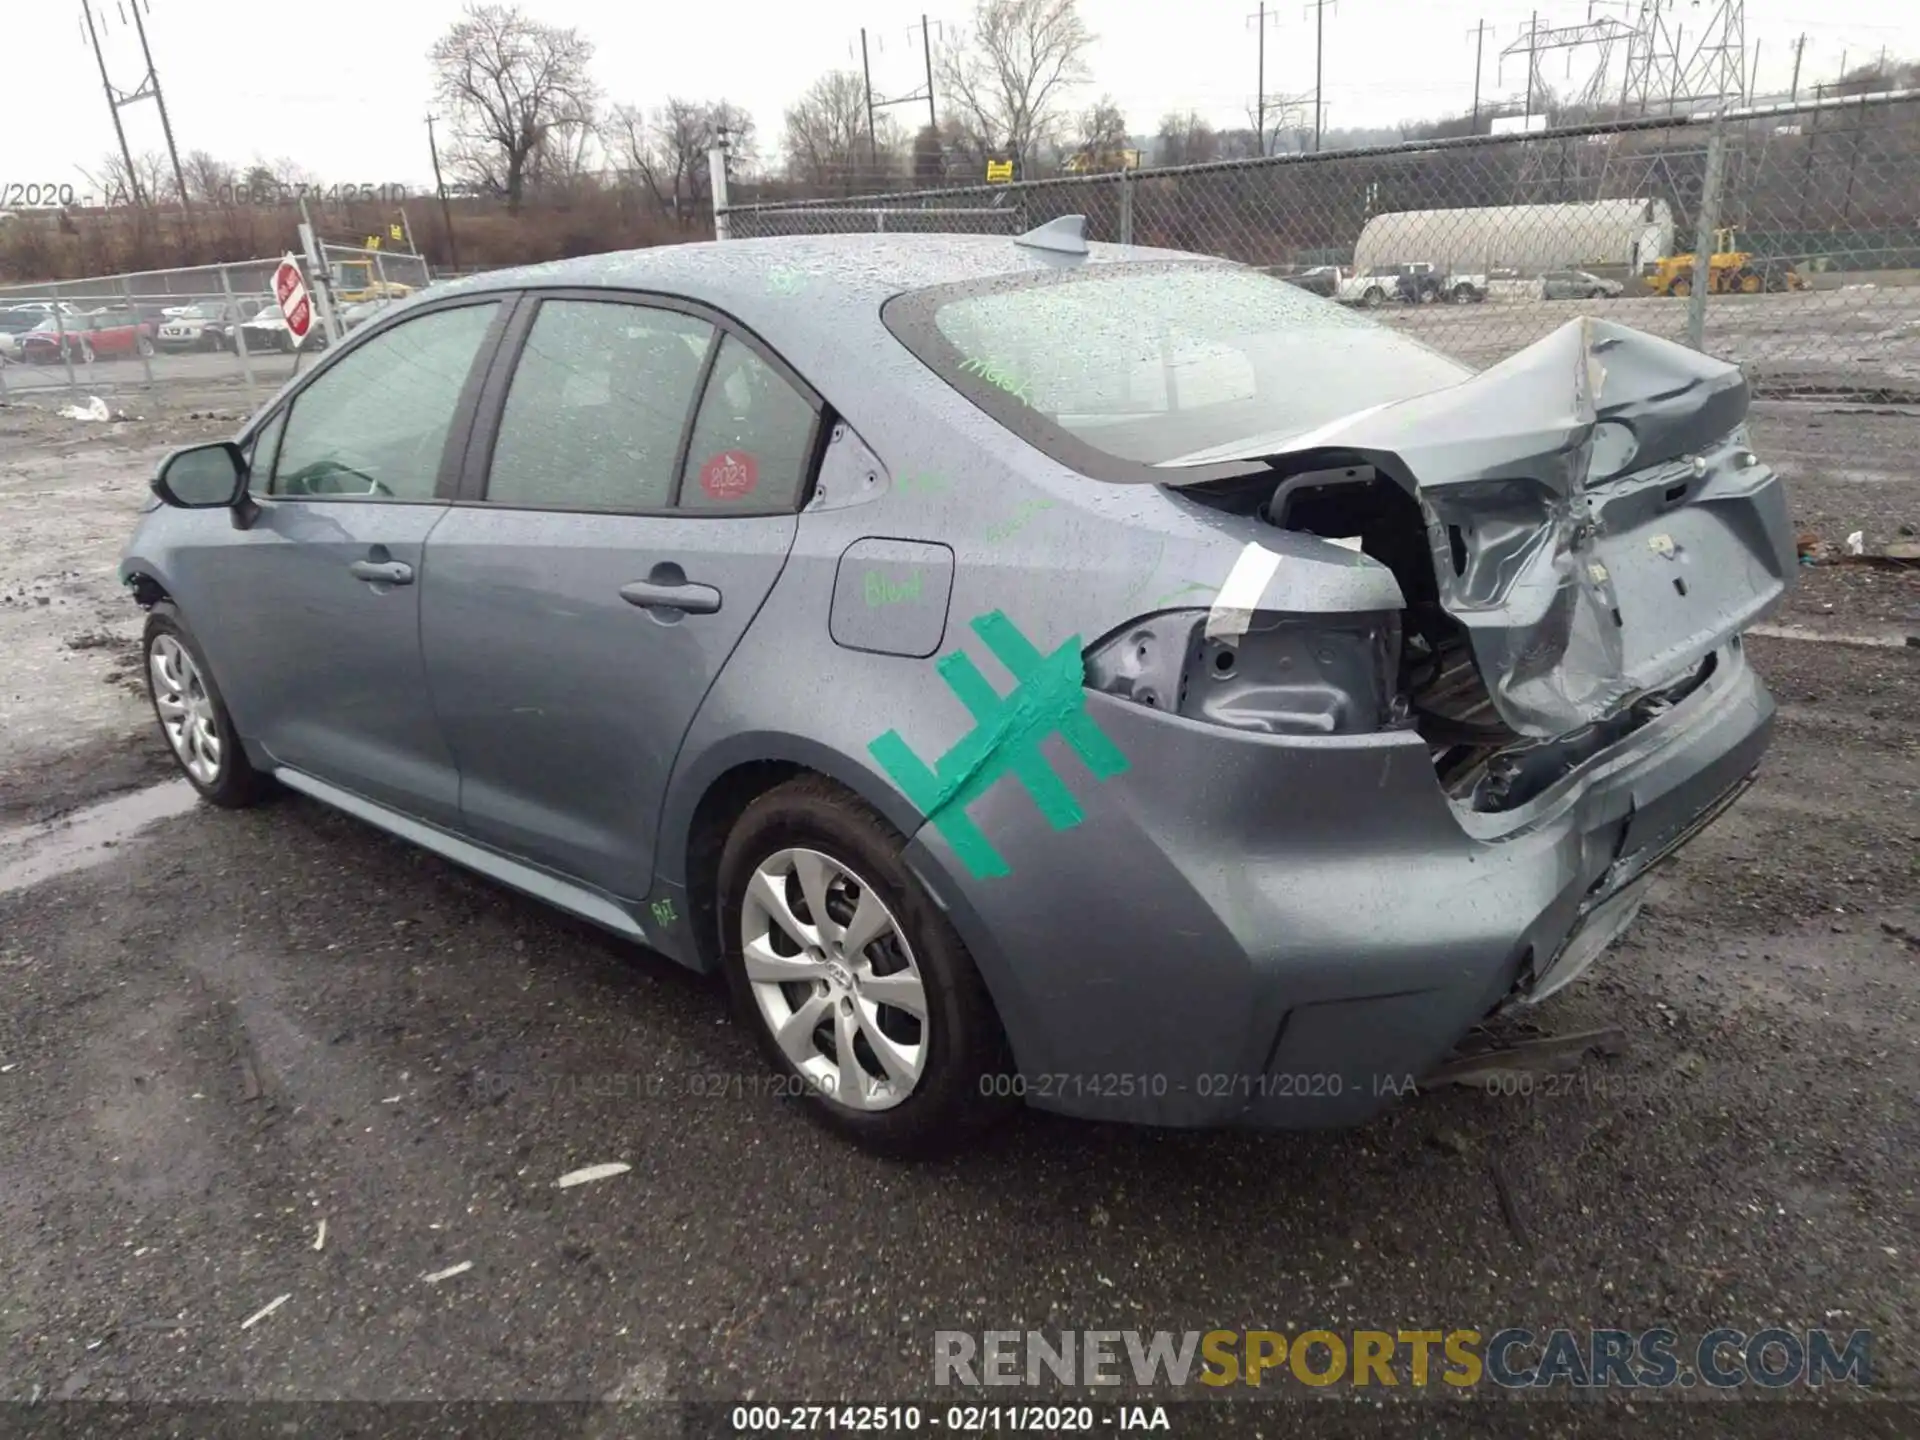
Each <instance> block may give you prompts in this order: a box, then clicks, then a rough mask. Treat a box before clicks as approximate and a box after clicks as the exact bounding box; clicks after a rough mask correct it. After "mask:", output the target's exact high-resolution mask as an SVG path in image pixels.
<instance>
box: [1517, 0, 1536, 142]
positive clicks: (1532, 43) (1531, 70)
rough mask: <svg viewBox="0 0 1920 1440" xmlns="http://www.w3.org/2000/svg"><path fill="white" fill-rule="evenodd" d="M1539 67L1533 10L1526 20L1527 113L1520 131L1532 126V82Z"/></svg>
mask: <svg viewBox="0 0 1920 1440" xmlns="http://www.w3.org/2000/svg"><path fill="white" fill-rule="evenodd" d="M1539 67H1540V12H1539V11H1538V10H1536V11H1534V12H1533V19H1532V20H1530V21H1528V22H1527V113H1526V115H1525V116H1524V117H1523V118H1522V120H1521V121H1520V130H1521V133H1523V134H1524V133H1525V132H1526V131H1528V130H1531V129H1532V128H1533V83H1534V81H1535V80H1536V79H1538V78H1539Z"/></svg>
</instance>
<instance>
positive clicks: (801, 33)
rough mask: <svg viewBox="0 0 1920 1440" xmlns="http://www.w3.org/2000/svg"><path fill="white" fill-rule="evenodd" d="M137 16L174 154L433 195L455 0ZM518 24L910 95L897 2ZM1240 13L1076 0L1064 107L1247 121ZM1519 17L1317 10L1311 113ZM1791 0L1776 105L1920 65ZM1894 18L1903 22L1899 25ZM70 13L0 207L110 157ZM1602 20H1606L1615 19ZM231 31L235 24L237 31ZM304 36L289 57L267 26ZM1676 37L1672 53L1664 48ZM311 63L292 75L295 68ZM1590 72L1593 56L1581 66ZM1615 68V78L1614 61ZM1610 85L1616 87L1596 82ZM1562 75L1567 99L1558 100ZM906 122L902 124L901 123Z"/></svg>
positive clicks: (128, 81)
mask: <svg viewBox="0 0 1920 1440" xmlns="http://www.w3.org/2000/svg"><path fill="white" fill-rule="evenodd" d="M94 3H95V5H96V15H97V16H98V17H99V19H100V20H101V23H102V43H103V46H104V48H105V50H106V52H107V64H108V69H109V73H110V75H111V77H112V79H113V81H114V82H115V83H116V84H117V85H118V86H120V87H121V88H122V89H123V90H125V89H132V88H133V87H134V86H135V85H136V84H137V83H138V82H139V79H140V76H141V71H142V62H141V59H140V51H139V46H138V42H137V39H136V37H135V34H134V30H133V28H132V25H131V24H130V23H128V21H127V20H126V19H123V16H126V15H127V11H126V9H125V7H126V6H127V5H130V4H132V3H134V0H94ZM148 3H149V4H150V5H151V10H150V11H149V12H148V13H147V15H146V16H145V22H146V25H147V32H148V37H149V40H150V42H151V44H152V46H153V53H154V61H155V64H156V66H157V67H158V69H159V72H160V80H161V84H162V85H163V86H164V88H165V92H166V97H167V102H168V109H169V111H170V114H171V117H172V120H173V127H174V135H175V138H176V139H177V141H178V143H179V146H180V151H181V153H182V154H183V155H184V154H186V153H187V152H188V151H190V150H196V149H205V150H209V151H212V152H213V153H214V154H216V155H218V156H220V157H221V158H222V159H226V160H229V161H231V162H233V163H234V164H236V165H244V164H246V163H247V162H249V161H251V160H252V159H254V158H255V157H261V158H265V159H268V160H273V159H276V158H279V157H286V158H288V159H291V160H293V161H295V162H296V163H298V164H299V165H301V166H303V167H304V168H305V169H306V170H307V171H308V172H310V173H312V174H313V175H315V176H317V177H318V178H320V179H321V180H323V181H326V182H332V183H343V182H350V183H356V184H359V183H366V184H382V183H388V182H395V183H404V184H408V185H410V186H413V187H415V188H416V189H420V190H425V189H427V188H428V186H429V182H430V179H431V173H432V172H431V168H430V165H429V162H428V157H427V147H426V130H425V124H424V117H425V115H426V113H427V110H428V108H429V93H430V89H431V76H430V73H429V67H428V64H427V60H426V52H427V49H428V47H429V46H430V45H431V44H432V43H433V41H434V40H435V39H436V38H437V37H438V36H439V35H440V34H441V33H443V32H444V31H445V30H446V29H447V27H448V26H449V25H450V24H452V23H453V21H454V20H455V19H456V18H457V17H458V15H459V13H460V7H459V5H458V4H457V3H452V0H383V3H376V4H363V5H348V6H338V5H335V6H292V5H285V6H269V5H243V4H242V3H241V0H148ZM1712 6H1713V0H1705V3H1702V4H1692V3H1690V0H1677V5H1676V9H1675V11H1674V13H1675V15H1676V16H1677V17H1678V19H1679V23H1681V24H1682V25H1684V26H1688V27H1689V28H1691V26H1694V25H1700V24H1704V19H1703V18H1702V17H1704V16H1706V15H1707V14H1708V13H1710V11H1711V9H1712ZM522 8H523V9H524V10H526V11H527V12H528V13H529V14H531V15H533V16H535V17H536V18H538V19H540V20H543V21H546V22H548V23H551V24H556V25H571V26H574V27H576V28H578V29H579V30H580V31H581V32H582V33H583V34H584V35H585V36H586V37H587V38H589V39H590V40H592V41H593V43H594V45H595V46H596V55H595V60H594V71H595V75H596V78H597V79H598V81H599V84H600V86H601V87H602V89H603V91H604V92H605V94H606V96H607V98H608V99H609V100H613V101H626V102H629V103H637V104H641V105H645V106H648V107H651V106H653V105H656V104H658V103H659V102H660V101H661V100H663V99H664V98H665V97H666V96H667V95H669V94H673V95H680V96H685V97H689V98H701V99H712V98H721V97H725V98H727V99H730V100H733V101H735V102H736V103H739V104H743V105H745V106H747V107H748V108H749V109H751V110H752V111H753V113H754V115H755V117H756V119H757V120H758V123H759V125H760V127H761V131H762V136H763V149H766V150H769V151H771V150H773V149H774V148H775V146H776V145H777V138H778V133H779V130H780V126H781V116H782V113H783V111H784V109H785V107H786V106H787V105H788V104H790V103H791V102H792V101H793V100H794V99H795V97H796V96H797V95H798V94H799V92H800V91H802V90H803V89H804V88H805V87H806V86H807V84H808V83H809V82H810V81H811V80H812V79H813V78H814V77H815V76H817V75H818V74H820V73H821V72H822V71H825V70H829V69H832V68H835V67H851V68H853V69H856V70H857V69H858V68H859V63H860V27H861V26H862V25H864V26H866V27H867V32H868V44H869V48H870V51H871V55H872V64H873V83H874V89H875V92H876V94H877V95H879V96H881V97H883V98H884V97H886V96H889V95H904V94H908V93H911V92H912V91H914V90H915V89H916V88H918V87H919V85H920V84H921V68H920V65H921V62H920V44H919V35H918V31H917V28H916V27H917V25H918V23H919V17H920V10H919V5H918V4H917V3H914V0H908V3H907V4H901V3H899V0H808V3H805V4H795V3H792V0H777V3H776V0H723V3H706V4H687V5H669V4H653V5H636V4H632V3H621V4H604V3H602V4H596V3H592V0H522ZM1255 8H1256V7H1255V3H1254V0H1181V3H1179V4H1169V3H1165V0H1162V3H1154V4H1146V3H1142V0H1081V11H1082V14H1083V15H1084V16H1085V18H1086V21H1087V24H1088V26H1089V28H1090V29H1092V31H1093V32H1094V34H1095V36H1096V37H1097V38H1096V41H1095V44H1094V46H1093V48H1092V51H1091V53H1090V55H1089V57H1088V58H1089V62H1090V64H1091V67H1092V70H1093V80H1092V82H1091V84H1090V85H1088V86H1086V87H1084V90H1083V92H1080V93H1076V95H1075V96H1074V97H1073V100H1072V102H1071V103H1072V105H1073V107H1074V108H1076V109H1077V108H1079V107H1080V106H1081V105H1084V104H1085V103H1088V102H1090V101H1091V100H1092V99H1094V98H1096V97H1097V95H1098V94H1099V93H1100V92H1102V91H1110V92H1112V94H1113V96H1114V97H1115V99H1116V100H1118V101H1119V103H1120V106H1121V108H1122V109H1123V110H1124V111H1125V112H1126V115H1127V119H1128V121H1129V124H1130V126H1131V128H1132V129H1133V130H1134V131H1135V133H1142V132H1147V131H1151V130H1154V129H1156V128H1157V127H1158V123H1159V117H1160V116H1161V115H1162V114H1163V113H1165V112H1166V111H1169V110H1186V109H1189V108H1191V109H1194V110H1197V111H1199V112H1200V113H1201V114H1202V115H1203V116H1205V117H1206V118H1207V119H1208V120H1209V121H1211V122H1212V123H1213V124H1215V125H1217V126H1228V125H1245V124H1246V123H1247V120H1246V113H1247V110H1248V109H1249V107H1250V106H1251V105H1252V103H1253V99H1254V93H1255V80H1256V68H1255V62H1256V51H1255V36H1256V30H1257V27H1256V25H1255V24H1254V22H1253V19H1252V13H1253V11H1254V9H1255ZM1534 8H1535V7H1534V3H1533V0H1445V3H1438V0H1336V3H1330V4H1329V6H1328V9H1327V11H1326V54H1325V97H1326V101H1327V105H1328V114H1327V123H1328V125H1329V126H1358V125H1387V124H1392V123H1394V122H1395V121H1399V120H1407V119H1419V118H1424V117H1430V116H1438V115H1442V114H1448V113H1457V112H1460V111H1463V110H1465V109H1466V108H1467V106H1468V105H1469V103H1470V102H1471V99H1472V95H1473V70H1474V39H1473V36H1472V34H1471V31H1472V27H1473V25H1474V24H1475V22H1476V21H1477V20H1479V19H1481V18H1484V19H1485V20H1486V22H1487V23H1488V25H1489V26H1490V27H1492V29H1491V30H1490V31H1489V33H1488V36H1487V42H1486V62H1485V66H1484V70H1483V74H1482V86H1483V92H1484V94H1485V95H1486V96H1487V97H1488V98H1493V97H1495V96H1498V95H1500V94H1503V93H1505V94H1512V95H1516V96H1517V95H1518V93H1519V87H1520V84H1521V81H1522V79H1523V77H1524V73H1525V70H1524V66H1525V61H1524V58H1520V59H1517V60H1516V59H1515V58H1512V57H1509V58H1508V59H1507V60H1506V61H1505V62H1503V63H1501V62H1497V61H1496V57H1497V56H1498V54H1499V51H1500V50H1501V49H1502V48H1503V47H1504V46H1506V45H1508V44H1510V43H1511V42H1512V41H1513V40H1514V39H1515V38H1516V37H1517V36H1519V35H1520V34H1522V33H1523V32H1524V30H1525V28H1526V25H1527V19H1528V16H1529V15H1530V14H1532V13H1533V11H1534ZM1811 8H1812V7H1809V6H1808V5H1806V4H1804V3H1801V0H1748V4H1747V40H1748V45H1749V47H1752V46H1753V45H1755V44H1756V43H1757V44H1758V46H1759V49H1760V54H1759V85H1758V87H1757V88H1758V89H1759V90H1761V91H1766V90H1771V89H1775V88H1779V89H1784V88H1785V87H1786V85H1787V82H1788V79H1789V76H1790V74H1791V72H1792V68H1793V42H1794V39H1795V37H1796V36H1798V35H1800V34H1801V33H1802V32H1804V33H1805V34H1806V35H1807V46H1806V54H1805V61H1804V68H1803V70H1802V83H1803V86H1804V85H1805V84H1807V83H1810V82H1812V81H1814V80H1819V79H1831V78H1834V76H1835V75H1837V73H1838V71H1839V68H1840V65H1841V63H1842V59H1843V57H1844V58H1845V59H1846V61H1847V62H1848V63H1849V64H1858V63H1860V62H1862V61H1865V60H1869V59H1872V58H1874V57H1875V56H1876V55H1877V54H1878V53H1879V52H1880V50H1881V48H1882V47H1883V46H1884V47H1886V48H1887V49H1888V50H1889V51H1890V52H1891V54H1892V55H1894V56H1896V57H1901V56H1905V57H1911V58H1916V59H1920V6H1915V5H1913V4H1912V0H1905V3H1895V0H1823V3H1821V4H1820V5H1819V6H1818V10H1817V16H1818V18H1817V19H1806V18H1796V17H1797V16H1798V17H1804V16H1806V15H1807V13H1808V12H1809V10H1810V9H1811ZM1269 9H1270V12H1271V13H1270V14H1269V16H1268V28H1267V86H1268V90H1269V93H1282V94H1289V93H1290V94H1296V95H1298V94H1306V93H1310V92H1311V90H1312V88H1313V73H1314V64H1313V59H1314V56H1313V20H1312V18H1311V16H1310V14H1309V13H1308V12H1307V11H1306V9H1305V5H1304V3H1303V0H1275V3H1273V4H1272V5H1270V7H1269ZM1903 12H1904V13H1905V15H1906V16H1907V17H1909V18H1904V19H1903V18H1901V17H1902V13H1903ZM80 13H81V12H80V3H79V0H0V17H3V18H0V50H3V51H4V52H5V53H6V54H8V55H9V56H11V57H13V59H14V60H15V61H16V62H19V61H21V60H26V61H27V63H14V64H10V65H9V66H7V68H6V75H5V78H4V81H3V82H0V97H4V101H5V119H4V120H0V193H4V187H5V186H7V185H9V184H13V183H25V182H31V181H39V182H46V181H55V182H58V183H63V184H64V183H73V184H74V185H76V186H77V187H80V188H81V189H82V190H83V191H84V190H85V189H86V188H87V187H86V186H85V183H84V180H83V177H82V174H81V172H82V171H83V170H84V171H92V172H94V173H95V174H98V173H99V162H100V159H101V157H102V156H103V155H105V154H107V153H108V152H109V151H111V150H112V149H113V147H114V137H113V126H112V121H111V119H110V117H109V113H108V109H107V104H106V100H105V97H104V95H103V94H102V92H101V89H100V81H99V72H98V70H97V68H96V66H95V64H94V58H93V55H92V52H91V50H90V48H89V47H88V45H87V43H86V40H85V33H84V30H83V28H82V21H81V18H80ZM968 13H969V12H968V3H967V0H948V3H946V4H944V5H942V4H940V3H938V0H930V5H929V9H928V18H929V19H930V20H931V21H932V22H933V24H934V26H935V36H936V39H937V38H938V36H939V34H940V33H941V32H940V27H941V26H942V25H944V26H946V27H949V29H951V28H952V27H957V26H960V25H963V24H964V23H965V21H966V19H967V16H968ZM1594 13H1595V14H1598V15H1616V16H1620V15H1624V14H1625V13H1626V7H1625V5H1624V4H1618V3H1616V4H1615V5H1614V6H1613V7H1612V8H1610V9H1609V8H1607V7H1606V6H1605V5H1601V6H1599V7H1597V8H1596V9H1595V11H1594ZM1540 15H1541V23H1542V24H1543V25H1545V24H1549V23H1556V24H1571V23H1577V22H1579V21H1582V20H1585V19H1586V18H1587V5H1586V0H1577V3H1562V4H1560V5H1558V6H1553V5H1544V6H1542V7H1541V8H1540ZM243 17H244V18H243ZM289 22H293V23H302V22H304V23H307V24H309V25H311V24H313V23H314V22H318V24H319V26H320V28H319V29H316V30H312V31H310V33H309V35H308V40H307V43H306V45H305V46H304V47H302V46H300V45H298V44H296V43H290V42H289V41H288V40H286V39H285V38H283V36H282V33H281V27H282V26H283V24H286V23H289ZM1683 43H1684V41H1683ZM303 48H304V53H305V54H306V55H307V56H308V57H310V58H309V59H308V60H306V61H305V62H301V61H299V60H298V59H297V58H296V57H298V56H299V55H300V54H301V53H302V50H303ZM1585 63H1586V64H1587V65H1588V66H1589V67H1590V65H1591V59H1590V58H1589V59H1588V60H1587V61H1586V62H1585ZM1614 63H1615V65H1616V67H1617V66H1618V65H1619V64H1620V59H1619V57H1616V59H1615V62H1614ZM1566 71H1567V59H1566V56H1565V55H1564V54H1562V55H1560V56H1554V57H1549V58H1548V59H1546V60H1545V61H1543V74H1544V76H1545V78H1546V79H1547V81H1548V82H1549V83H1550V84H1554V85H1556V86H1567V85H1568V84H1569V82H1568V80H1567V75H1566ZM1616 73H1617V70H1616ZM1579 83H1580V78H1579V72H1576V75H1575V78H1574V79H1573V81H1572V82H1571V86H1572V88H1575V89H1577V88H1578V86H1579ZM902 110H903V111H904V112H905V113H903V114H902V119H903V120H909V119H917V118H918V116H919V114H920V113H921V112H920V110H919V108H918V107H902ZM122 116H123V119H124V122H125V124H126V126H127V129H128V139H129V142H130V143H131V144H132V146H133V148H134V150H135V152H136V153H138V152H141V151H144V150H147V149H159V148H161V144H162V141H161V131H160V121H159V115H158V113H157V111H156V109H155V107H154V106H153V105H152V104H151V103H145V104H141V105H137V106H134V107H131V108H129V109H127V110H125V111H123V112H122Z"/></svg>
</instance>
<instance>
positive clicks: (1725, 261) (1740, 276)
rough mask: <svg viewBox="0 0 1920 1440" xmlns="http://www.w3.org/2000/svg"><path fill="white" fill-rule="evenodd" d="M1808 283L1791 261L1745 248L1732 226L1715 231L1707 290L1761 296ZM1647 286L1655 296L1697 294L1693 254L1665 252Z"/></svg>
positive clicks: (1794, 288) (1717, 292) (1656, 264)
mask: <svg viewBox="0 0 1920 1440" xmlns="http://www.w3.org/2000/svg"><path fill="white" fill-rule="evenodd" d="M1806 288H1807V282H1806V280H1805V279H1804V278H1802V276H1801V275H1800V272H1799V271H1797V270H1795V269H1794V268H1793V262H1792V261H1789V260H1772V259H1767V258H1765V257H1761V256H1755V255H1753V254H1750V253H1749V252H1747V251H1745V250H1742V249H1741V248H1740V244H1739V236H1738V235H1737V234H1736V233H1735V232H1734V231H1733V230H1732V229H1722V230H1716V231H1714V232H1713V254H1711V255H1709V256H1708V257H1707V289H1708V291H1709V292H1710V293H1712V294H1715V295H1726V294H1740V295H1758V294H1760V293H1761V292H1763V291H1774V292H1778V291H1781V290H1804V289H1806ZM1647 289H1648V290H1650V291H1651V292H1652V293H1653V294H1655V295H1691V294H1692V293H1693V253H1692V252H1691V251H1689V252H1688V253H1687V254H1685V255H1663V256H1661V257H1660V259H1658V260H1656V261H1655V262H1654V264H1653V268H1652V270H1651V271H1650V272H1649V274H1648V275H1647Z"/></svg>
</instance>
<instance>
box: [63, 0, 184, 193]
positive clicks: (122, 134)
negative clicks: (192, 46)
mask: <svg viewBox="0 0 1920 1440" xmlns="http://www.w3.org/2000/svg"><path fill="white" fill-rule="evenodd" d="M127 3H128V5H129V6H130V7H131V8H132V10H133V28H134V29H135V30H136V31H138V32H139V35H140V57H141V59H143V60H145V61H146V63H147V73H146V74H145V75H144V76H142V77H141V79H140V83H139V84H138V85H136V86H135V87H134V88H133V89H131V90H119V89H116V88H115V87H114V84H113V82H112V81H111V80H109V79H108V78H107V60H106V56H105V55H103V54H102V53H101V50H100V31H99V30H98V29H97V28H96V27H95V25H94V23H93V4H92V0H80V11H81V14H82V15H84V16H85V18H86V22H87V26H86V28H87V40H88V43H90V44H91V45H92V46H93V58H94V60H95V61H96V62H97V63H98V64H99V66H100V84H101V86H102V88H104V89H105V90H106V92H107V105H108V107H109V108H110V109H111V110H112V112H113V131H114V134H115V135H117V136H118V137H119V138H120V158H121V159H122V160H123V161H125V162H126V167H127V186H128V188H129V189H130V190H131V191H132V192H133V200H134V203H135V204H140V205H146V204H151V203H152V202H153V200H154V199H156V198H157V197H155V196H149V195H143V194H142V193H141V185H140V176H139V171H138V169H137V168H136V167H135V165H134V163H133V151H132V149H131V148H130V147H129V146H128V144H127V132H126V130H125V128H124V127H123V126H122V125H121V124H120V112H121V111H122V110H123V109H125V108H126V107H127V106H129V105H137V104H139V102H140V101H142V100H151V101H153V102H154V104H155V105H157V106H159V107H160V129H161V132H162V133H163V134H165V136H166V137H167V156H168V158H169V159H171V160H172V161H173V183H174V184H175V185H177V186H179V187H180V203H181V204H182V205H186V206H191V205H192V204H193V199H192V197H191V196H190V195H189V194H188V193H187V177H186V175H185V174H184V173H183V172H182V171H181V169H180V148H179V147H178V146H177V145H175V144H174V143H173V122H172V121H171V120H169V119H168V118H167V99H166V96H164V95H162V94H161V93H160V72H159V71H157V70H155V69H154V68H153V51H152V50H151V49H149V48H148V46H147V27H146V26H145V25H144V24H143V23H141V20H140V11H141V8H142V6H143V5H144V6H145V8H146V11H147V13H148V14H149V15H151V14H152V13H153V6H152V3H151V0H127ZM126 18H127V12H126V10H124V9H123V10H122V11H121V12H120V22H121V23H122V24H123V25H124V24H125V23H126Z"/></svg>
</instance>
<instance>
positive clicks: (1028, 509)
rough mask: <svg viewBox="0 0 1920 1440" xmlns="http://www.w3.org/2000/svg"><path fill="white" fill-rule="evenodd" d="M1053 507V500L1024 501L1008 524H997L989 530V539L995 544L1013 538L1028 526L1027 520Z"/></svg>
mask: <svg viewBox="0 0 1920 1440" xmlns="http://www.w3.org/2000/svg"><path fill="white" fill-rule="evenodd" d="M1051 509H1053V501H1051V500H1025V501H1022V502H1021V504H1020V506H1019V508H1018V509H1016V510H1015V511H1014V512H1013V518H1012V519H1011V520H1009V521H1007V523H1006V524H1004V525H996V526H994V528H993V529H991V530H989V531H988V532H987V539H988V540H989V541H991V542H993V543H994V544H998V543H999V542H1001V541H1002V540H1011V539H1012V538H1013V537H1014V536H1016V535H1018V534H1019V533H1020V532H1021V531H1022V530H1024V529H1026V528H1027V522H1028V521H1029V520H1031V519H1033V517H1034V516H1036V515H1038V514H1039V513H1040V512H1041V511H1042V510H1051Z"/></svg>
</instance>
